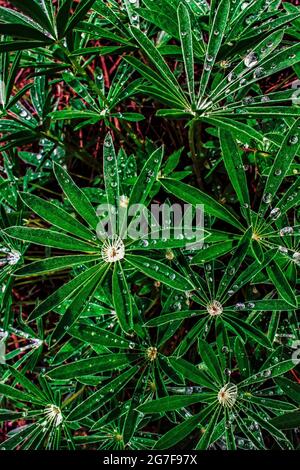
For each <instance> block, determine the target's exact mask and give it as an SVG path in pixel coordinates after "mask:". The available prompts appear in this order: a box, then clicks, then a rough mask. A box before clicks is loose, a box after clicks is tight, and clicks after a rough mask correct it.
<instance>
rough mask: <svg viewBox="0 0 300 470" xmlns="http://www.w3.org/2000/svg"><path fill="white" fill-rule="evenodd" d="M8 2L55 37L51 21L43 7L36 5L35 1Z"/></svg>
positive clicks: (17, 0)
mask: <svg viewBox="0 0 300 470" xmlns="http://www.w3.org/2000/svg"><path fill="white" fill-rule="evenodd" d="M10 3H11V4H12V5H14V6H15V7H17V8H19V10H21V11H22V12H23V13H25V15H27V16H28V17H29V18H31V19H32V20H34V22H36V23H38V24H39V25H40V26H41V27H42V28H44V29H46V31H49V32H51V34H52V35H53V37H55V32H54V28H53V25H52V23H51V21H50V20H49V18H48V16H47V15H46V14H45V12H44V11H43V9H42V8H41V7H40V6H39V5H37V3H35V2H34V1H32V0H12V1H11V2H10Z"/></svg>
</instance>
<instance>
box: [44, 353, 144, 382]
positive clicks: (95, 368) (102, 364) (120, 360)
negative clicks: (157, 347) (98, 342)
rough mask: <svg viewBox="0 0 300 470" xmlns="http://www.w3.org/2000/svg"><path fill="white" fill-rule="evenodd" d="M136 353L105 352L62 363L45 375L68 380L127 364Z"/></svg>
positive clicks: (135, 356) (134, 358)
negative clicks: (96, 355) (97, 355)
mask: <svg viewBox="0 0 300 470" xmlns="http://www.w3.org/2000/svg"><path fill="white" fill-rule="evenodd" d="M138 357H139V356H138V355H137V354H129V353H128V354H125V353H117V354H106V355H103V356H99V357H91V358H88V359H81V360H80V361H77V362H72V363H71V364H67V365H63V366H59V367H56V368H54V369H52V370H51V371H49V372H47V376H48V377H49V378H50V379H53V380H69V379H74V378H75V377H84V376H85V375H89V374H99V373H100V372H106V371H110V370H115V369H121V368H123V367H126V366H129V365H130V364H131V363H132V362H134V361H135V360H137V359H138Z"/></svg>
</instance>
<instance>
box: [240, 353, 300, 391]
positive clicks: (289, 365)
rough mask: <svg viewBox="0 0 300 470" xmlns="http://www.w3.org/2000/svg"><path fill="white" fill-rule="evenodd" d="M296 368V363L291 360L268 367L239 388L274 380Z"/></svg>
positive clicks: (243, 382) (242, 383)
mask: <svg viewBox="0 0 300 470" xmlns="http://www.w3.org/2000/svg"><path fill="white" fill-rule="evenodd" d="M294 367H295V364H294V361H292V360H291V359H288V360H286V361H282V362H279V363H278V364H275V365H273V366H270V367H267V368H265V369H263V370H261V371H260V372H259V373H258V374H254V375H252V376H251V377H249V378H247V379H245V380H243V381H242V382H241V383H240V385H239V386H240V387H246V386H248V385H252V384H255V383H259V382H264V381H266V380H268V379H273V378H274V377H277V376H279V375H283V374H285V373H286V372H288V371H290V370H291V369H293V368H294Z"/></svg>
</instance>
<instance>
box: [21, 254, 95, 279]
mask: <svg viewBox="0 0 300 470" xmlns="http://www.w3.org/2000/svg"><path fill="white" fill-rule="evenodd" d="M101 259H102V258H101V255H100V254H99V255H70V256H53V257H52V258H46V259H43V260H41V261H35V262H34V263H30V264H27V265H26V266H24V267H23V268H20V269H18V270H17V271H15V273H14V275H15V276H20V277H28V276H37V275H40V274H46V273H51V272H54V271H60V270H62V269H66V268H71V267H72V266H76V265H84V264H87V263H91V262H93V261H99V260H101Z"/></svg>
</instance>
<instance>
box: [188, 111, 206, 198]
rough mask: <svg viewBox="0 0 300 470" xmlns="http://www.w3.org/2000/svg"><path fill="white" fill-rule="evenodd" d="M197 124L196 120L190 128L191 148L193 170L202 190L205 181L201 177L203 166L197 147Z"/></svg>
mask: <svg viewBox="0 0 300 470" xmlns="http://www.w3.org/2000/svg"><path fill="white" fill-rule="evenodd" d="M196 124H197V121H195V120H194V121H192V122H191V124H190V127H189V146H190V151H191V157H192V161H193V168H194V173H195V176H196V180H197V184H198V186H199V188H201V189H202V188H203V181H202V176H201V165H200V157H201V155H199V154H198V151H197V149H196V145H195V137H196V136H195V134H196ZM198 148H199V146H198Z"/></svg>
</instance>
